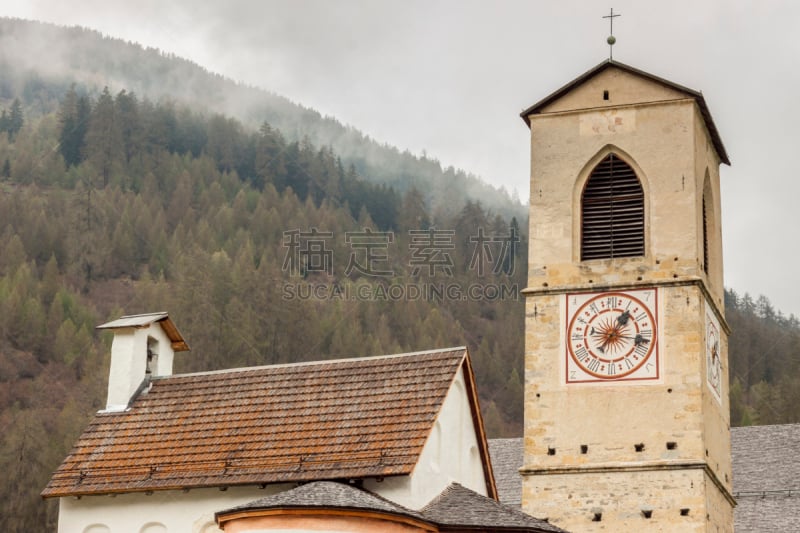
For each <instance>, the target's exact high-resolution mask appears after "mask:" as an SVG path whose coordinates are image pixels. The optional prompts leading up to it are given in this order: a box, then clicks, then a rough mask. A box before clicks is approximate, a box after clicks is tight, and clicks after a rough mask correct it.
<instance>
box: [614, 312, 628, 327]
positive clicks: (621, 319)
mask: <svg viewBox="0 0 800 533" xmlns="http://www.w3.org/2000/svg"><path fill="white" fill-rule="evenodd" d="M630 318H631V312H630V311H623V313H622V314H621V315H619V316H618V317H617V324H619V325H620V326H624V325H626V324H627V323H628V320H630Z"/></svg>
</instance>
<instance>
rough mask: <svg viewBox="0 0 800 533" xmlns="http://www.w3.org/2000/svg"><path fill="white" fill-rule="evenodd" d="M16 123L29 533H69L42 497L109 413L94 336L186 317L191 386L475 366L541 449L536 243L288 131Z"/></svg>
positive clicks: (162, 107) (17, 477) (120, 119)
mask: <svg viewBox="0 0 800 533" xmlns="http://www.w3.org/2000/svg"><path fill="white" fill-rule="evenodd" d="M0 109H2V110H5V112H4V113H3V112H0V117H6V119H5V120H4V121H3V125H4V128H3V130H2V132H0V164H2V181H0V249H1V250H2V254H0V423H2V427H3V428H4V429H5V431H4V432H3V434H2V437H0V468H2V469H4V470H5V471H6V472H10V473H11V475H9V476H3V477H2V478H1V479H2V480H1V481H0V495H2V498H0V501H1V502H2V503H0V514H2V515H3V516H11V515H13V516H18V517H20V520H19V521H18V522H16V523H15V524H12V525H10V528H11V531H23V530H24V531H40V530H45V529H48V528H51V527H52V526H53V525H54V520H55V516H56V513H55V505H54V504H53V502H46V503H44V502H42V501H41V500H40V498H39V497H38V492H39V491H40V490H41V488H42V487H43V486H44V484H45V483H46V480H47V478H48V475H49V473H50V472H51V471H52V470H53V469H54V468H55V467H56V466H57V464H58V462H59V461H60V460H61V459H62V458H63V457H64V456H65V454H66V453H67V451H68V449H69V446H70V445H71V443H72V442H73V441H74V439H75V437H76V435H77V434H78V432H79V431H80V430H81V429H82V427H83V426H84V425H85V424H86V422H87V420H88V419H89V417H90V416H91V414H92V413H93V412H95V411H96V410H98V409H100V408H102V407H103V405H104V403H103V402H104V401H105V384H106V379H107V372H108V352H109V348H110V345H109V343H110V338H109V337H108V336H107V335H101V334H98V333H97V332H96V331H95V330H94V327H95V326H96V325H98V324H100V323H102V322H104V321H107V320H110V319H113V318H116V317H119V316H121V315H123V314H131V313H140V312H147V311H158V310H166V311H168V312H169V313H170V315H171V316H172V318H173V319H174V320H175V322H176V323H177V324H178V327H179V328H180V329H181V332H182V333H183V335H184V337H185V338H186V339H187V340H188V342H189V344H190V346H191V347H192V351H190V352H188V353H184V354H181V355H180V356H179V357H178V358H177V361H176V368H175V371H176V372H187V371H200V370H213V369H219V368H229V367H237V366H244V365H259V364H270V363H281V362H290V361H306V360H315V359H324V358H335V357H349V356H360V355H375V354H386V353H395V352H402V351H413V350H424V349H431V348H438V347H445V346H457V345H464V344H466V345H468V346H469V348H470V352H471V354H472V357H473V363H474V367H475V370H476V373H477V375H478V376H479V377H478V379H479V383H478V385H479V390H480V395H481V403H482V408H483V410H484V413H485V415H486V423H487V429H488V431H489V433H490V434H491V435H514V434H519V432H520V431H521V413H522V378H521V375H522V355H523V347H522V341H523V336H522V328H523V307H522V301H521V298H520V296H519V290H520V289H521V288H522V287H524V279H525V265H526V257H525V251H526V249H527V247H526V243H525V236H524V235H523V231H521V229H520V228H524V227H525V225H526V224H525V222H524V221H522V223H519V222H518V221H517V220H516V219H515V218H514V217H511V216H508V214H507V213H494V212H491V211H489V210H487V209H485V208H484V207H483V206H482V205H480V204H479V203H477V202H471V201H466V202H464V203H462V204H460V205H459V204H457V203H452V204H451V205H448V206H447V208H439V209H437V208H435V207H432V206H431V205H430V204H429V203H428V201H427V200H426V197H425V195H423V194H422V193H421V191H419V190H417V189H416V188H409V189H407V190H406V191H404V192H400V191H397V190H395V189H394V188H392V187H389V186H387V185H385V184H376V183H374V182H370V181H368V180H366V179H364V178H363V176H361V175H360V174H359V173H358V171H357V170H356V168H355V167H354V166H353V165H346V164H345V163H344V162H343V161H342V160H341V158H339V156H338V155H337V154H336V153H335V152H334V151H333V150H332V149H331V148H330V147H320V146H316V145H314V144H312V143H311V142H310V141H308V140H299V141H297V140H295V141H290V140H288V139H286V138H285V137H284V136H283V135H282V133H281V132H280V131H278V130H276V129H274V128H273V127H272V126H271V125H269V124H268V123H263V124H262V125H261V127H260V128H258V129H257V130H253V129H250V128H247V127H246V126H245V125H243V124H242V123H240V122H238V121H237V120H236V119H234V118H231V117H227V116H223V115H218V114H205V113H200V112H196V111H194V110H192V109H189V108H187V107H183V106H180V105H177V104H174V103H169V102H159V103H153V102H151V101H150V100H148V99H144V98H143V99H140V98H139V97H138V96H136V95H135V94H134V93H130V92H127V91H125V90H121V91H119V92H118V93H116V94H112V93H111V92H110V91H108V90H104V91H102V92H101V93H100V94H99V95H98V96H97V97H93V96H91V95H90V94H89V93H88V92H87V91H85V90H84V89H83V88H82V87H75V88H71V89H69V90H68V91H67V92H66V93H65V94H64V95H63V98H62V99H61V101H60V102H59V104H58V107H57V110H56V111H55V112H52V113H47V114H39V113H36V112H33V111H30V112H29V111H28V110H29V109H30V105H29V103H28V101H27V100H25V95H24V94H22V95H19V97H17V96H15V98H14V99H13V100H10V101H4V103H3V104H2V105H0ZM20 110H21V112H20ZM20 115H21V117H22V118H21V123H20V121H19V120H16V119H15V120H10V119H9V118H8V117H12V116H14V117H17V116H20ZM454 198H457V195H454ZM453 202H457V200H455V199H454V200H453ZM316 245H319V246H318V247H317V248H315V246H316ZM315 250H316V251H315Z"/></svg>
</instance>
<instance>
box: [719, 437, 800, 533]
mask: <svg viewBox="0 0 800 533" xmlns="http://www.w3.org/2000/svg"><path fill="white" fill-rule="evenodd" d="M731 450H732V452H733V497H734V498H736V503H737V505H736V508H735V510H734V524H735V526H736V532H737V533H749V532H775V533H777V532H785V531H800V424H783V425H775V426H748V427H740V428H731Z"/></svg>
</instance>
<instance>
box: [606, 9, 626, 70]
mask: <svg viewBox="0 0 800 533" xmlns="http://www.w3.org/2000/svg"><path fill="white" fill-rule="evenodd" d="M621 16H622V15H619V14H617V15H615V14H614V8H613V7H612V8H611V14H609V15H605V16H603V18H604V19H608V24H609V29H610V30H611V34H610V35H609V36H608V39H606V42H607V43H608V59H614V52H613V50H612V48H613V46H614V43H615V42H617V38H616V37H614V19H615V18H617V17H621Z"/></svg>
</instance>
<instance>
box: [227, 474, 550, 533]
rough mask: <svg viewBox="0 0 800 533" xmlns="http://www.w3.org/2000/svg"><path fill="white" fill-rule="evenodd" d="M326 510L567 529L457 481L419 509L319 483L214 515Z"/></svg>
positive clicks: (513, 528)
mask: <svg viewBox="0 0 800 533" xmlns="http://www.w3.org/2000/svg"><path fill="white" fill-rule="evenodd" d="M321 508H324V509H337V510H351V511H369V512H372V513H385V514H390V515H395V516H400V517H408V518H413V519H415V520H419V521H422V522H426V523H428V524H434V525H436V526H438V530H439V531H484V532H486V531H491V532H495V531H497V532H501V531H502V532H530V533H563V532H564V530H563V529H559V528H557V527H555V526H553V525H551V524H548V523H547V522H545V521H543V520H538V519H536V518H533V517H532V516H529V515H527V514H525V513H523V512H521V511H518V510H516V509H512V508H510V507H508V506H504V505H502V504H500V503H498V502H497V501H495V500H493V499H491V498H487V497H486V496H481V495H480V494H478V493H476V492H474V491H472V490H470V489H467V488H465V487H463V486H461V485H459V484H458V483H453V484H451V485H450V486H448V487H447V488H446V489H445V490H444V491H443V492H442V493H441V494H439V495H438V496H437V497H436V498H434V499H433V500H432V501H431V502H430V503H429V504H428V505H426V506H425V507H424V508H423V509H421V510H420V511H413V510H411V509H407V508H405V507H403V506H401V505H398V504H396V503H393V502H391V501H389V500H386V499H385V498H383V497H381V496H378V495H376V494H373V493H371V492H369V491H366V490H362V489H360V488H357V487H354V486H352V485H345V484H343V483H337V482H331V481H319V482H312V483H308V484H306V485H301V486H300V487H297V488H295V489H291V490H288V491H285V492H281V493H278V494H274V495H272V496H267V497H266V498H261V499H259V500H256V501H253V502H250V503H247V504H245V505H240V506H237V507H233V508H231V509H226V510H224V511H219V512H217V513H216V515H215V516H216V517H217V520H218V521H219V522H223V521H229V520H231V519H235V518H237V517H240V516H243V515H244V516H246V515H247V514H248V513H251V512H252V513H255V514H256V515H257V512H258V511H273V510H277V509H282V510H295V509H321Z"/></svg>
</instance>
